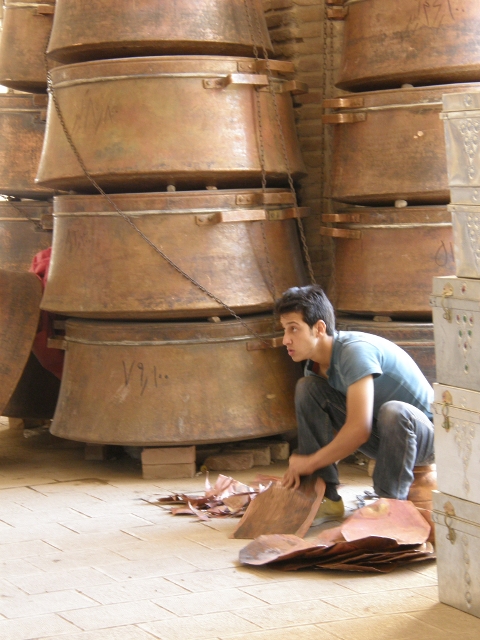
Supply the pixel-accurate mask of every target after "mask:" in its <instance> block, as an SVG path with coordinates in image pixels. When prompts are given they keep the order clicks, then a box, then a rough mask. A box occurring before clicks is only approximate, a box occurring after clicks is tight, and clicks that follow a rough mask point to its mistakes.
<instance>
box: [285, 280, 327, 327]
mask: <svg viewBox="0 0 480 640" xmlns="http://www.w3.org/2000/svg"><path fill="white" fill-rule="evenodd" d="M292 311H298V312H299V313H301V314H302V317H303V320H304V322H306V323H307V324H308V326H309V327H310V329H311V328H312V327H313V326H314V324H316V323H317V322H318V321H319V320H323V322H325V325H326V327H327V335H329V336H333V332H334V331H335V311H334V310H333V306H332V303H331V302H330V300H329V299H328V298H327V296H326V295H325V292H324V290H323V289H322V287H320V286H319V285H318V284H311V285H308V286H307V287H292V288H291V289H287V291H285V292H284V293H283V294H282V297H281V298H279V299H278V300H277V301H276V302H275V309H274V312H275V314H276V315H278V316H281V315H284V314H285V313H291V312H292Z"/></svg>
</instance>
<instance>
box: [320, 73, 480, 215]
mask: <svg viewBox="0 0 480 640" xmlns="http://www.w3.org/2000/svg"><path fill="white" fill-rule="evenodd" d="M476 89H477V90H478V89H480V84H466V85H461V84H458V85H457V84H453V85H452V84H449V85H442V86H435V87H417V88H404V89H392V90H388V91H372V92H365V93H362V94H355V95H352V94H351V95H348V96H344V97H342V98H334V99H330V100H325V102H324V104H325V106H326V107H329V108H331V109H334V112H333V113H329V114H327V115H325V116H324V122H326V123H330V124H334V125H335V129H334V138H333V158H332V189H331V196H332V197H333V198H334V199H335V200H340V201H343V202H349V203H353V204H372V205H377V204H383V205H388V204H393V203H394V201H395V200H399V199H403V200H407V201H408V203H409V204H419V203H425V204H446V203H448V202H449V199H450V198H449V190H448V180H447V166H446V157H445V156H446V154H445V139H444V133H443V127H442V123H441V120H440V118H439V114H440V113H441V110H442V95H443V94H450V93H456V92H459V91H475V90H476Z"/></svg>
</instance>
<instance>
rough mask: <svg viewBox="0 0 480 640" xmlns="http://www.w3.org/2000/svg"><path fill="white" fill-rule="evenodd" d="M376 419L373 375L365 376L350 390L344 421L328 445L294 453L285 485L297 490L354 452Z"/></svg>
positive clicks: (365, 439) (368, 434)
mask: <svg viewBox="0 0 480 640" xmlns="http://www.w3.org/2000/svg"><path fill="white" fill-rule="evenodd" d="M372 421H373V376H365V378H361V379H360V380H357V382H355V383H354V384H352V385H350V386H349V387H348V389H347V417H346V420H345V424H344V425H343V427H342V428H341V429H340V431H338V432H337V434H336V436H335V437H334V439H333V440H332V442H330V443H329V444H328V445H327V446H326V447H323V448H322V449H319V450H318V451H316V452H315V453H312V454H311V455H308V456H302V455H298V454H293V455H292V456H291V457H290V462H289V467H288V470H287V472H286V473H285V475H284V477H283V485H284V486H285V487H287V488H290V487H294V488H295V489H296V488H297V487H298V486H299V484H300V476H307V475H310V474H311V473H313V472H314V471H317V469H322V468H323V467H327V466H328V465H329V464H333V463H334V462H337V461H338V460H342V459H343V458H346V457H347V456H349V455H351V454H352V453H354V452H355V451H356V450H357V449H358V447H360V446H361V445H362V444H364V443H365V442H366V441H367V440H368V438H369V437H370V433H371V431H372Z"/></svg>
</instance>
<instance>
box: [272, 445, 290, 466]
mask: <svg viewBox="0 0 480 640" xmlns="http://www.w3.org/2000/svg"><path fill="white" fill-rule="evenodd" d="M269 446H270V455H271V458H272V460H273V461H274V462H279V461H280V460H288V458H289V457H290V445H289V444H288V442H272V443H271V444H270V445H269Z"/></svg>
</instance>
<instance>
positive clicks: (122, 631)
mask: <svg viewBox="0 0 480 640" xmlns="http://www.w3.org/2000/svg"><path fill="white" fill-rule="evenodd" d="M154 637H155V636H152V634H151V633H147V632H146V631H143V630H142V629H140V628H139V627H134V626H131V625H128V626H124V627H116V628H115V629H97V630H96V631H84V632H81V633H75V634H73V635H71V634H68V635H62V636H49V637H48V638H46V637H43V638H38V640H153V639H154Z"/></svg>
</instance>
